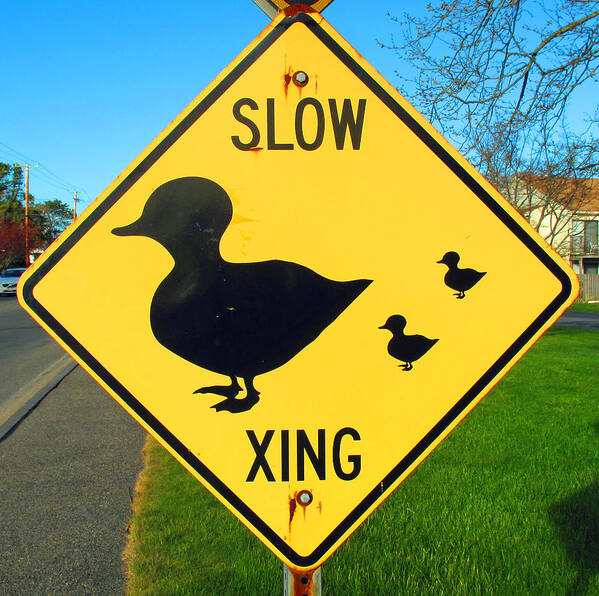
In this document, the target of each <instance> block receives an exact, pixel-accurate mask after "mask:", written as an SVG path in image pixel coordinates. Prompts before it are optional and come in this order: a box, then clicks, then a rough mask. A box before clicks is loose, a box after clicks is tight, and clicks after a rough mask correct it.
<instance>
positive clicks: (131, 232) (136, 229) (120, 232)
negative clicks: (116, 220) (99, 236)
mask: <svg viewBox="0 0 599 596" xmlns="http://www.w3.org/2000/svg"><path fill="white" fill-rule="evenodd" d="M140 224H141V220H140V219H138V220H137V221H134V222H133V223H130V224H129V225H127V226H122V227H120V228H114V229H113V230H112V233H113V234H114V235H115V236H145V234H144V232H143V229H142V226H141V225H140Z"/></svg>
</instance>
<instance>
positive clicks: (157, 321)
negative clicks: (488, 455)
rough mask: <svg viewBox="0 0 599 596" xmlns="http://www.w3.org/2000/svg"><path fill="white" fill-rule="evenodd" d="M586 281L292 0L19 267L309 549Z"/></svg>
mask: <svg viewBox="0 0 599 596" xmlns="http://www.w3.org/2000/svg"><path fill="white" fill-rule="evenodd" d="M576 292H577V281H576V278H575V276H574V274H573V273H572V272H571V271H570V269H569V268H568V267H567V266H566V265H565V263H564V262H562V260H561V259H560V258H559V257H558V255H557V254H556V253H554V252H553V250H552V249H551V248H550V247H549V246H548V245H546V244H545V243H544V242H543V241H542V240H541V239H540V238H539V237H538V236H537V235H536V234H535V233H534V232H533V230H532V229H531V228H530V227H529V226H528V224H527V223H526V222H525V221H524V220H523V219H522V218H521V217H520V216H519V214H518V213H517V212H516V211H515V210H514V209H512V208H511V207H510V206H509V205H508V204H507V203H506V202H505V201H504V199H502V198H501V196H499V195H498V193H497V192H496V191H495V189H494V188H493V187H492V186H491V185H490V184H489V183H488V182H486V180H485V179H484V178H483V177H482V176H481V175H480V174H478V173H477V172H476V171H475V170H474V169H473V168H472V167H471V166H470V165H469V164H468V163H467V162H466V161H465V160H464V159H463V158H462V157H461V156H460V155H459V154H458V153H457V152H456V151H455V150H454V149H453V148H452V147H451V146H450V145H449V144H448V143H447V142H446V141H445V140H444V139H443V138H442V137H441V136H440V135H439V134H438V133H437V132H436V131H435V130H434V129H433V128H432V127H431V126H430V125H429V124H428V123H427V122H426V121H425V120H424V119H423V118H422V117H421V116H420V115H419V114H418V113H417V112H416V111H415V110H414V109H413V108H412V107H411V106H410V105H409V104H408V103H407V102H406V101H405V100H404V99H403V98H402V97H400V96H399V95H398V94H397V92H396V91H395V90H394V89H393V87H392V86H391V85H389V84H388V83H387V82H385V81H384V80H383V79H382V78H381V77H380V75H378V74H377V73H376V71H375V70H374V69H373V68H372V67H371V66H370V65H369V64H368V63H367V62H365V61H364V59H362V58H361V57H360V56H359V55H358V54H357V53H356V52H355V51H354V50H353V49H352V48H351V47H350V46H349V45H348V44H347V43H346V42H345V41H344V40H343V39H342V38H341V37H340V36H339V35H338V34H337V33H336V32H335V31H334V30H333V29H332V28H331V27H330V26H329V25H328V24H327V23H326V22H325V21H324V20H323V19H322V17H321V16H320V15H319V14H316V13H304V12H297V13H296V14H293V15H287V16H286V15H285V14H281V15H279V16H278V17H277V19H276V20H275V21H274V22H273V23H272V25H271V26H270V27H268V28H267V29H266V30H265V31H264V32H263V34H261V35H260V37H258V39H256V41H255V42H253V43H252V45H251V46H250V47H249V48H247V50H245V51H244V52H243V54H242V55H241V56H240V57H239V58H238V59H237V60H236V61H235V62H234V63H233V64H232V65H231V66H230V67H229V68H227V69H226V70H225V71H224V72H223V74H222V75H221V76H220V77H219V78H218V79H217V80H216V81H215V82H214V83H213V84H212V85H211V86H210V87H209V88H208V89H207V90H206V91H205V92H204V93H203V94H202V95H200V96H199V97H198V98H197V99H196V100H194V101H193V102H192V104H191V105H190V106H189V107H188V108H187V109H186V110H185V111H184V112H183V113H182V114H181V115H180V116H179V117H178V118H177V119H176V120H175V121H174V122H173V123H172V124H171V125H170V126H169V127H168V128H167V129H166V130H165V131H164V132H163V133H161V134H160V135H159V136H158V138H157V139H156V140H155V141H154V142H153V143H152V144H151V145H150V146H149V147H148V148H147V149H146V150H145V151H144V152H143V153H142V154H141V155H140V156H139V157H138V158H137V159H136V160H135V161H134V163H133V164H131V165H130V166H129V167H128V168H127V169H126V170H125V172H124V173H123V174H122V175H121V176H119V177H118V178H117V179H116V180H115V182H113V183H112V185H111V186H110V187H109V188H108V189H107V190H106V192H105V193H104V194H102V195H101V196H100V197H99V198H98V199H97V200H96V201H95V202H94V203H93V204H92V205H91V206H90V208H89V209H88V210H87V211H86V212H85V214H84V215H83V216H82V217H81V218H80V219H79V220H78V221H77V223H76V224H75V225H74V226H72V227H71V228H69V229H68V230H67V232H66V233H65V234H64V235H63V236H62V237H61V239H60V241H59V242H57V243H56V244H55V245H53V246H52V247H51V248H50V249H49V250H48V251H46V253H45V254H44V255H43V257H42V258H41V259H40V260H39V261H38V262H37V263H36V264H35V266H34V267H33V268H32V269H31V270H29V271H28V272H27V274H26V275H25V277H24V278H23V279H22V281H21V283H20V286H19V293H20V299H21V302H22V304H23V305H24V306H25V307H26V308H27V309H28V310H29V312H30V313H31V314H32V315H33V316H34V317H35V318H36V319H37V320H38V321H39V322H40V323H41V324H42V325H43V326H45V328H46V329H48V331H49V332H50V333H51V334H52V335H53V336H54V337H55V338H56V339H57V341H59V342H60V343H61V344H62V345H63V346H64V347H65V349H67V350H68V351H69V352H70V353H71V354H72V355H73V356H74V357H75V358H76V359H77V360H78V361H79V362H80V363H81V365H82V366H83V367H85V368H86V370H88V371H89V373H90V374H91V375H92V376H93V377H94V378H95V379H96V380H97V381H98V382H99V383H100V384H101V385H102V386H103V387H104V388H105V389H106V390H107V391H108V392H109V393H110V394H111V395H112V396H113V397H115V399H117V400H118V401H119V403H121V405H122V406H123V407H124V408H125V409H126V410H127V411H129V412H130V413H131V414H132V415H133V416H134V417H135V418H136V419H137V420H138V421H139V422H140V423H141V424H143V425H144V426H145V427H146V428H147V429H148V430H149V431H150V432H151V433H152V434H153V435H154V436H156V437H157V438H158V439H159V440H160V441H161V442H162V444H163V445H164V446H165V447H167V448H168V449H169V450H170V451H171V453H173V455H174V456H175V457H176V458H177V459H178V460H179V461H180V462H181V463H182V464H183V465H184V466H186V467H187V468H188V469H189V471H190V472H191V473H192V474H193V475H194V476H195V477H196V478H197V479H198V480H200V481H201V482H202V483H203V484H204V485H205V486H206V487H207V488H208V489H209V490H210V491H211V492H212V493H213V494H214V495H215V496H216V497H217V498H218V499H220V500H221V501H222V502H223V503H224V504H225V505H226V506H227V507H228V508H229V509H230V510H231V511H232V512H233V513H234V514H235V515H236V516H237V517H239V518H240V519H241V521H242V522H243V523H244V524H245V525H246V526H247V527H248V528H250V530H251V531H252V532H254V533H255V534H256V535H257V536H258V537H259V538H260V539H261V540H262V541H263V542H264V543H265V544H266V545H267V546H268V547H269V548H270V549H272V550H273V551H274V552H275V553H276V554H277V555H278V556H279V557H280V558H281V559H282V560H283V561H284V562H286V563H287V564H288V565H289V566H291V567H294V568H298V569H302V568H305V569H307V568H312V567H316V566H318V565H320V564H321V563H322V562H323V561H324V560H325V559H326V558H327V557H328V556H329V555H330V554H331V553H332V552H333V551H334V550H335V549H336V548H337V547H338V546H339V545H340V544H341V542H342V541H343V540H344V539H345V538H346V537H347V536H348V535H349V534H350V533H351V532H352V531H353V530H354V529H355V528H356V527H357V526H358V525H359V524H360V523H361V522H362V521H363V520H364V519H365V518H366V516H367V515H369V514H370V513H371V512H372V511H373V510H374V509H375V508H376V507H377V506H378V505H379V504H380V503H381V502H382V501H383V500H384V499H385V498H386V497H387V496H388V495H389V494H390V492H391V491H392V490H393V489H394V488H395V487H397V486H398V484H399V483H400V482H402V480H404V479H405V478H406V477H407V475H408V474H409V473H410V472H411V471H413V469H414V468H415V467H416V466H417V465H418V464H419V463H420V462H421V461H422V460H423V459H424V458H425V457H426V456H427V454H428V453H429V452H430V451H431V450H432V449H433V448H434V447H435V446H436V445H438V444H439V442H440V441H441V440H442V439H443V438H444V437H445V436H446V435H447V434H448V433H449V432H450V431H451V430H452V429H453V428H454V427H455V426H456V425H457V424H458V422H459V421H460V420H461V419H462V418H463V417H464V416H465V415H466V414H467V413H468V412H469V411H470V410H471V409H472V408H473V407H474V405H475V404H476V403H477V402H478V401H479V400H480V399H481V398H482V397H483V395H484V394H485V393H487V392H488V391H489V389H490V388H491V387H492V386H493V385H494V384H495V383H496V382H497V381H498V380H499V378H501V377H502V376H503V375H504V374H505V373H506V371H507V370H508V369H509V368H510V367H511V366H512V365H513V364H514V363H515V362H516V360H517V359H518V358H519V357H520V356H521V355H522V354H523V353H524V352H525V351H526V350H527V349H528V348H530V346H531V345H532V343H533V342H534V341H535V340H536V339H538V337H539V336H540V335H541V334H542V333H543V332H544V331H545V330H546V329H547V328H548V327H549V326H550V325H551V324H552V323H553V322H554V321H555V320H556V318H557V317H558V316H559V315H560V314H561V313H562V312H563V311H564V310H565V308H566V307H567V306H568V304H569V303H571V302H572V301H573V299H574V297H575V294H576Z"/></svg>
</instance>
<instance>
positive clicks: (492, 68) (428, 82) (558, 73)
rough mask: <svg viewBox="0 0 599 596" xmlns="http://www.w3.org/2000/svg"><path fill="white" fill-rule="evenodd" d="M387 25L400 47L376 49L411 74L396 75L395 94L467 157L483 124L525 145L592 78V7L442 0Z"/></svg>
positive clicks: (595, 45) (550, 125) (597, 60)
mask: <svg viewBox="0 0 599 596" xmlns="http://www.w3.org/2000/svg"><path fill="white" fill-rule="evenodd" d="M392 18H394V19H395V20H396V21H397V22H398V23H400V25H401V33H402V41H401V42H400V43H396V42H394V41H393V42H392V43H390V44H382V45H384V46H386V47H388V48H390V49H392V50H394V51H396V52H397V53H398V55H400V56H401V57H402V59H403V58H405V59H407V60H409V61H410V62H411V63H412V65H413V66H414V67H415V69H416V75H415V76H414V77H407V76H405V75H402V74H400V73H398V74H400V79H401V80H402V91H404V92H405V93H407V95H408V96H409V97H410V98H411V99H412V100H413V101H414V103H416V105H417V107H419V108H420V109H421V110H422V111H423V112H424V113H425V115H427V116H428V117H429V118H430V119H431V120H432V121H433V123H435V124H436V125H437V126H438V127H439V128H440V129H441V131H442V132H445V133H446V134H448V135H449V136H450V137H451V138H452V140H453V141H454V142H456V143H457V144H458V145H460V147H461V149H462V150H464V151H466V152H471V151H472V150H473V149H476V147H478V146H479V144H480V142H481V135H482V136H484V135H486V133H487V132H488V128H489V125H491V126H493V127H495V130H494V132H495V134H498V135H499V136H503V135H510V134H512V132H514V131H516V132H518V134H522V131H525V132H526V135H527V136H528V137H529V138H528V139H527V140H528V143H531V142H532V136H533V135H534V134H535V133H539V132H541V133H542V134H543V135H545V134H546V133H547V132H549V131H552V130H553V129H554V128H555V127H556V126H558V125H560V124H561V123H562V122H563V118H564V116H566V111H567V107H568V105H569V102H570V100H571V98H572V96H573V94H574V93H575V91H576V90H578V89H579V88H580V87H581V86H582V85H583V84H585V83H587V82H590V81H597V77H599V71H598V67H599V0H545V1H543V0H448V1H443V2H438V1H437V2H434V3H430V4H429V5H428V15H427V16H425V17H415V16H411V15H410V14H405V15H404V16H403V18H400V19H398V18H395V17H392ZM595 116H596V114H595ZM591 119H592V115H591ZM498 124H500V126H498Z"/></svg>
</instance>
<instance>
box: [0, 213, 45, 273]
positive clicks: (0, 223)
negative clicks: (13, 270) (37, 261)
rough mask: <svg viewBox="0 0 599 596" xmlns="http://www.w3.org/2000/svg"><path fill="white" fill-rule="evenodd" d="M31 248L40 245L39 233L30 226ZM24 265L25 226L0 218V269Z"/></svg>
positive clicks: (21, 223)
mask: <svg viewBox="0 0 599 596" xmlns="http://www.w3.org/2000/svg"><path fill="white" fill-rule="evenodd" d="M29 234H30V236H29V237H30V244H29V247H30V249H31V250H34V249H36V248H39V246H40V245H41V233H40V230H39V229H38V228H37V227H35V226H30V228H29ZM24 265H25V226H24V223H23V222H17V221H14V220H9V219H8V220H0V271H2V270H4V269H5V268H6V267H11V266H24Z"/></svg>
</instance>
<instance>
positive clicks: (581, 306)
mask: <svg viewBox="0 0 599 596" xmlns="http://www.w3.org/2000/svg"><path fill="white" fill-rule="evenodd" d="M568 310H573V311H574V312H590V313H596V314H599V303H597V304H588V303H586V302H575V303H574V304H573V305H572V306H571V307H570V308H569V309H568Z"/></svg>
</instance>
